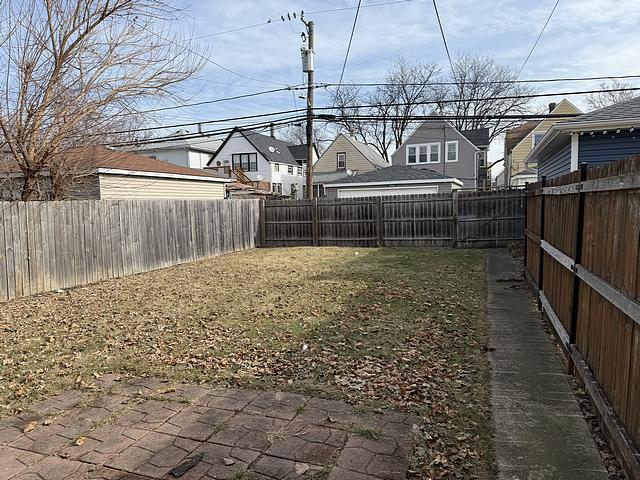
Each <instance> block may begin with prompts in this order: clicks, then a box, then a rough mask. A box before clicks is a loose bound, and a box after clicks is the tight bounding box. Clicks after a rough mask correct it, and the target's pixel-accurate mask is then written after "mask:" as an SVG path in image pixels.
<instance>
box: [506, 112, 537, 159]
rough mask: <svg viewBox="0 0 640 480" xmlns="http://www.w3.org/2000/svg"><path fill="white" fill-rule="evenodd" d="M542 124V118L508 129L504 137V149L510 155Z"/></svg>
mask: <svg viewBox="0 0 640 480" xmlns="http://www.w3.org/2000/svg"><path fill="white" fill-rule="evenodd" d="M538 124H540V120H532V121H529V122H526V123H523V124H522V125H519V126H517V127H514V128H510V129H509V130H507V133H506V134H505V139H504V151H505V153H506V154H507V155H508V154H509V153H511V151H512V150H513V149H514V148H515V147H516V145H518V144H519V143H520V142H521V141H522V140H523V139H524V138H525V137H526V136H527V135H529V134H530V133H531V132H532V131H533V130H534V129H535V128H536V127H537V126H538Z"/></svg>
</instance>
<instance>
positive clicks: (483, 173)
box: [391, 119, 490, 188]
mask: <svg viewBox="0 0 640 480" xmlns="http://www.w3.org/2000/svg"><path fill="white" fill-rule="evenodd" d="M488 150H489V129H487V128H481V129H476V130H464V131H459V130H458V129H456V128H455V126H454V125H453V124H452V123H451V122H448V121H446V120H439V119H434V120H426V121H424V122H423V123H422V124H421V125H420V126H419V127H418V128H417V129H416V130H415V131H414V132H413V133H412V134H411V135H410V136H409V137H408V138H407V139H406V140H405V141H404V143H403V144H402V145H400V148H398V149H397V150H396V151H395V152H394V153H393V155H392V156H391V164H392V165H393V166H401V165H405V166H409V167H411V168H415V169H423V168H427V169H429V170H431V171H433V172H437V173H439V174H440V175H441V176H442V177H443V178H457V179H459V180H461V181H462V183H463V186H464V188H484V187H485V186H487V187H488V186H489V185H490V183H489V178H488V174H487V151H488Z"/></svg>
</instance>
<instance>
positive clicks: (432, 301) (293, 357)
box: [0, 248, 493, 478]
mask: <svg viewBox="0 0 640 480" xmlns="http://www.w3.org/2000/svg"><path fill="white" fill-rule="evenodd" d="M485 291H486V290H485V271H484V254H483V252H481V251H461V250H447V249H353V248H318V249H310V248H292V249H271V250H254V251H251V252H246V253H242V254H236V255H229V256H226V257H219V258H213V259H209V260H206V261H203V262H197V263H191V264H187V265H182V266H178V267H173V268H169V269H165V270H160V271H156V272H151V273H147V274H143V275H136V276H132V277H127V278H123V279H118V280H112V281H106V282H102V283H99V284H95V285H91V286H87V287H82V288H77V289H74V290H70V291H67V292H63V293H52V294H45V295H40V296H37V297H31V298H26V299H21V300H17V301H14V302H10V303H8V304H5V305H3V306H2V309H1V313H0V365H2V373H1V374H0V405H1V407H0V408H1V413H2V415H8V414H12V413H15V412H17V411H20V410H21V409H25V408H28V407H29V405H31V404H32V403H33V402H34V401H36V400H38V399H41V398H43V397H44V396H47V395H49V394H51V393H54V392H57V391H61V390H63V389H67V388H69V387H84V388H91V385H92V382H93V380H94V379H95V378H96V377H99V376H100V375H101V374H104V373H120V374H124V375H127V374H128V375H155V376H160V377H164V378H169V379H173V380H177V381H188V382H198V383H208V384H215V385H224V386H247V387H253V388H269V389H279V390H290V391H296V392H301V393H304V394H307V395H315V396H322V397H326V398H337V399H344V400H347V401H349V402H351V403H353V404H357V405H359V408H362V409H372V410H376V409H384V408H386V407H393V408H396V409H397V408H400V409H407V410H412V411H414V412H415V413H416V414H417V415H418V417H419V419H420V420H419V425H418V427H417V428H416V429H415V433H416V434H417V436H418V437H419V444H418V448H417V449H416V455H415V461H414V465H413V471H414V472H415V475H416V476H419V475H422V476H424V477H427V478H429V477H431V478H463V477H464V478H474V477H479V478H490V477H491V475H492V464H493V462H492V453H491V427H490V423H489V407H488V386H487V385H488V366H487V361H486V356H485V353H484V352H483V351H482V349H481V347H482V346H483V345H486V343H487V324H486V312H485V298H486V295H485Z"/></svg>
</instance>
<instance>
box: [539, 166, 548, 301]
mask: <svg viewBox="0 0 640 480" xmlns="http://www.w3.org/2000/svg"><path fill="white" fill-rule="evenodd" d="M540 186H541V188H542V189H544V187H546V186H547V176H546V175H543V176H542V179H541V182H540ZM543 239H544V190H541V191H540V245H539V246H538V249H539V255H538V256H539V257H540V258H539V262H538V292H542V291H543V289H544V283H543V277H544V249H543V248H542V240H543ZM538 310H542V300H541V299H540V295H538Z"/></svg>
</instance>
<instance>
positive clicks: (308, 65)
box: [302, 21, 315, 199]
mask: <svg viewBox="0 0 640 480" xmlns="http://www.w3.org/2000/svg"><path fill="white" fill-rule="evenodd" d="M305 23H306V26H307V35H308V44H307V49H306V50H305V48H304V47H303V52H302V57H303V60H302V69H303V71H305V72H306V73H307V198H308V199H313V53H314V52H313V48H314V35H315V25H314V23H313V21H310V22H305ZM305 55H306V61H305Z"/></svg>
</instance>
